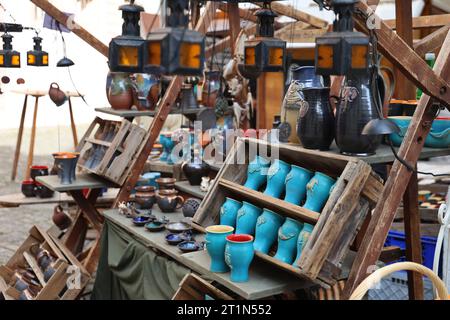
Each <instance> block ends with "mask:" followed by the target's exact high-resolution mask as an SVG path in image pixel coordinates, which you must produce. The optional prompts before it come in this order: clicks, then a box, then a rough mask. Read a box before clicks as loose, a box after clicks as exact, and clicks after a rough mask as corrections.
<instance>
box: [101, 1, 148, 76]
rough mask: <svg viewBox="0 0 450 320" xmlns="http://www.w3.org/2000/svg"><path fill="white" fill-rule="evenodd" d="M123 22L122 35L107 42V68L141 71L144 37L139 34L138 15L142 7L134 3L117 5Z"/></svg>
mask: <svg viewBox="0 0 450 320" xmlns="http://www.w3.org/2000/svg"><path fill="white" fill-rule="evenodd" d="M119 10H121V11H122V18H123V20H124V23H123V25H122V35H121V36H118V37H115V38H113V39H112V40H111V42H110V44H109V68H110V70H111V71H113V72H128V73H138V72H142V69H143V66H144V41H145V40H144V39H143V38H142V37H141V36H140V34H141V31H140V25H139V21H140V16H141V12H142V11H144V8H143V7H141V6H138V5H136V4H134V1H131V3H130V4H126V5H123V6H121V7H119Z"/></svg>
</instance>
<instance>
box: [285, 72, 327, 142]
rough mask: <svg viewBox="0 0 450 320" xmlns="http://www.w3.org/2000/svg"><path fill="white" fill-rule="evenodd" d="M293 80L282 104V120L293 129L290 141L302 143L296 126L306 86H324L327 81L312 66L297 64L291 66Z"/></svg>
mask: <svg viewBox="0 0 450 320" xmlns="http://www.w3.org/2000/svg"><path fill="white" fill-rule="evenodd" d="M291 74H292V75H291V76H290V78H291V81H290V84H289V87H288V89H287V91H286V94H285V96H284V99H283V104H282V106H281V122H286V123H288V124H289V126H290V128H291V131H290V135H289V138H288V140H289V142H292V143H300V140H299V138H298V136H297V133H296V131H295V128H296V126H297V118H298V112H299V110H300V107H301V106H302V103H303V101H304V95H303V89H304V88H322V87H324V86H325V81H324V79H323V77H322V76H320V75H317V74H316V70H315V68H314V67H312V66H302V67H298V66H295V67H293V68H291Z"/></svg>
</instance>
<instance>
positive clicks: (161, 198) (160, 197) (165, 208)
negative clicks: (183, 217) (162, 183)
mask: <svg viewBox="0 0 450 320" xmlns="http://www.w3.org/2000/svg"><path fill="white" fill-rule="evenodd" d="M156 201H157V203H158V206H159V208H160V209H161V211H162V212H165V213H169V212H175V210H176V209H180V208H181V207H182V206H183V202H184V199H183V197H181V196H179V195H178V191H177V190H175V189H163V190H159V191H158V192H157V194H156Z"/></svg>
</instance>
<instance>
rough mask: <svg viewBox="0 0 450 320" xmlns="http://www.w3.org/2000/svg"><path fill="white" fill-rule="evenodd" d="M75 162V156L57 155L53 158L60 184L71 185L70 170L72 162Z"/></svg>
mask: <svg viewBox="0 0 450 320" xmlns="http://www.w3.org/2000/svg"><path fill="white" fill-rule="evenodd" d="M75 160H76V156H75V155H70V154H66V155H59V156H55V163H56V166H57V167H58V177H59V179H60V182H61V184H64V185H67V184H72V182H73V181H72V168H73V161H75Z"/></svg>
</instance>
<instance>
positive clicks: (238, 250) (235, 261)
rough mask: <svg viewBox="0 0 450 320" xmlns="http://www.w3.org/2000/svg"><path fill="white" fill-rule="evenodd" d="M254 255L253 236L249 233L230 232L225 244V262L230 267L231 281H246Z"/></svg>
mask: <svg viewBox="0 0 450 320" xmlns="http://www.w3.org/2000/svg"><path fill="white" fill-rule="evenodd" d="M253 257H254V250H253V237H252V236H251V235H249V234H231V235H229V236H227V244H226V245H225V262H226V263H227V265H228V266H229V267H230V269H231V274H230V279H231V281H233V282H247V281H248V279H249V272H248V271H249V268H250V264H251V263H252V260H253Z"/></svg>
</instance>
